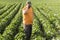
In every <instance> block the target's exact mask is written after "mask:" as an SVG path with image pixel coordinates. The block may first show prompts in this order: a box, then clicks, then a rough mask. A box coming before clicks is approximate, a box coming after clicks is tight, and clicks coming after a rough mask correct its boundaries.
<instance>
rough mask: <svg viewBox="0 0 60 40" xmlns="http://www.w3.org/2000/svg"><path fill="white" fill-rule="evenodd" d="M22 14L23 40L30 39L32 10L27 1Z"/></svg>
mask: <svg viewBox="0 0 60 40" xmlns="http://www.w3.org/2000/svg"><path fill="white" fill-rule="evenodd" d="M22 14H23V25H24V32H25V37H26V38H25V40H30V37H31V33H32V23H33V10H32V7H31V2H30V1H27V2H26V6H25V7H24V8H23V9H22Z"/></svg>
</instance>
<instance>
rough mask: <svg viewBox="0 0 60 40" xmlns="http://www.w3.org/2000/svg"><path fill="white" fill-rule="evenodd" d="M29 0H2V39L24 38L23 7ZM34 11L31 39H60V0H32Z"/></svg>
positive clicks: (0, 9) (0, 30)
mask: <svg viewBox="0 0 60 40" xmlns="http://www.w3.org/2000/svg"><path fill="white" fill-rule="evenodd" d="M26 1H27V0H0V40H24V39H25V34H24V28H23V23H22V21H23V20H22V18H23V17H22V8H23V7H24V6H25V3H26ZM30 1H31V3H32V8H33V12H34V21H33V27H32V35H31V40H60V0H30Z"/></svg>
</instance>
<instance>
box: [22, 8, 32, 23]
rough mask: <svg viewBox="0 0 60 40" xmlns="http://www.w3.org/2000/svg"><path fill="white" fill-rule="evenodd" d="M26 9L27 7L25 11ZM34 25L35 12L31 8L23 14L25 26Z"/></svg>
mask: <svg viewBox="0 0 60 40" xmlns="http://www.w3.org/2000/svg"><path fill="white" fill-rule="evenodd" d="M25 9H26V7H24V8H23V10H25ZM23 10H22V11H23ZM32 23H33V10H32V7H30V8H29V9H28V10H27V12H26V14H24V13H23V24H32Z"/></svg>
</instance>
